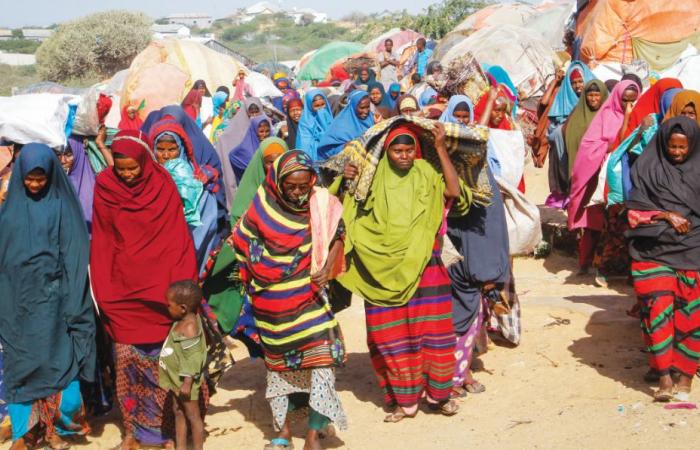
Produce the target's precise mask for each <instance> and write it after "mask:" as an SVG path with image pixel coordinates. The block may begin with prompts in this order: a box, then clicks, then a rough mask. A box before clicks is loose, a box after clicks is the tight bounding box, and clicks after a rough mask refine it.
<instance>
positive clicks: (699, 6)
mask: <svg viewBox="0 0 700 450" xmlns="http://www.w3.org/2000/svg"><path fill="white" fill-rule="evenodd" d="M579 3H580V4H581V5H580V6H579V10H578V13H577V14H578V17H577V20H576V36H577V38H578V39H579V40H580V52H581V58H582V59H583V60H584V61H586V62H591V61H595V62H600V61H612V62H621V63H628V62H630V61H632V60H633V59H634V58H635V52H634V47H635V45H634V40H637V48H638V49H639V48H640V42H642V43H643V45H646V46H648V45H650V44H656V45H661V44H677V43H679V42H681V41H684V40H686V39H689V38H691V39H692V36H693V35H695V34H697V33H698V32H700V29H699V27H698V25H700V21H698V11H699V10H700V0H686V1H668V0H588V1H586V2H579ZM640 40H641V41H640ZM686 43H687V42H686ZM680 47H681V48H680V50H678V48H675V50H676V51H680V52H682V51H683V48H684V47H685V45H681V46H680ZM671 48H674V47H671ZM656 53H657V54H663V53H667V52H666V51H664V50H663V49H660V51H657V52H656ZM647 54H648V52H647V51H644V50H642V51H641V53H640V54H639V55H637V56H639V57H645V56H647ZM676 54H678V53H677V52H676ZM647 57H648V56H647ZM647 62H649V64H650V65H652V67H657V68H658V67H660V65H661V64H662V62H661V61H655V60H653V59H652V61H647ZM663 63H665V64H673V61H668V60H667V61H665V62H663Z"/></svg>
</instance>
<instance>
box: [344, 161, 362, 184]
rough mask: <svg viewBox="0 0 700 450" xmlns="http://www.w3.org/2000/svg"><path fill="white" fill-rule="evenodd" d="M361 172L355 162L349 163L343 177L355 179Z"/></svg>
mask: <svg viewBox="0 0 700 450" xmlns="http://www.w3.org/2000/svg"><path fill="white" fill-rule="evenodd" d="M359 174H360V171H359V169H358V168H357V166H356V165H355V164H354V163H351V162H350V163H347V164H346V165H345V170H343V178H344V179H346V180H354V179H355V178H357V175H359Z"/></svg>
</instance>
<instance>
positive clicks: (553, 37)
mask: <svg viewBox="0 0 700 450" xmlns="http://www.w3.org/2000/svg"><path fill="white" fill-rule="evenodd" d="M575 10H576V2H574V1H570V0H564V1H558V2H554V3H543V4H541V5H538V6H537V7H536V8H535V14H534V15H533V16H532V17H530V18H528V19H527V20H526V21H525V24H524V25H523V28H527V29H528V30H532V31H536V32H537V33H539V34H540V35H541V36H542V38H543V39H544V40H545V42H547V43H548V44H549V46H550V47H552V48H553V49H554V50H564V49H565V47H564V43H563V38H564V34H565V32H566V25H567V22H568V21H569V19H570V17H571V15H572V14H573V13H574V12H575Z"/></svg>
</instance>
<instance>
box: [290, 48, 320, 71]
mask: <svg viewBox="0 0 700 450" xmlns="http://www.w3.org/2000/svg"><path fill="white" fill-rule="evenodd" d="M317 51H318V49H316V50H310V51H308V52H306V53H304V55H303V56H302V57H301V58H299V61H297V64H296V67H295V68H294V70H295V72H297V73H299V71H300V70H301V69H302V68H303V67H304V66H305V65H306V63H307V62H309V60H311V57H312V56H314V55H315V54H316V52H317Z"/></svg>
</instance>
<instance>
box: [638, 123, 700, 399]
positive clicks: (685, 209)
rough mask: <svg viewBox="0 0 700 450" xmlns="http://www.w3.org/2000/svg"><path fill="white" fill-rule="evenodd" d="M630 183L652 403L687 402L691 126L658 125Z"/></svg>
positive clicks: (699, 225)
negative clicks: (655, 386) (655, 377)
mask: <svg viewBox="0 0 700 450" xmlns="http://www.w3.org/2000/svg"><path fill="white" fill-rule="evenodd" d="M632 183H633V189H632V191H631V193H630V199H629V200H628V201H627V208H628V209H629V212H628V218H629V221H630V227H631V229H630V231H629V232H628V233H627V236H628V237H629V238H630V247H629V249H630V256H631V257H632V260H633V262H632V276H633V278H634V289H635V293H636V294H637V297H638V300H639V302H640V304H641V310H640V313H641V314H640V316H641V320H642V331H643V334H644V340H645V344H646V345H647V347H648V351H649V364H650V366H651V369H652V370H655V371H657V372H658V373H659V375H660V379H659V390H658V391H656V393H655V394H654V399H655V400H656V401H664V402H667V401H670V400H672V399H674V398H675V399H677V400H679V401H687V398H688V395H689V393H690V388H691V383H692V380H693V376H694V375H695V372H696V370H697V366H698V355H700V301H699V299H700V273H699V272H698V269H700V195H698V193H700V127H698V124H697V123H696V122H695V121H693V120H690V119H688V118H687V117H682V116H680V117H675V118H673V119H671V120H669V121H667V122H665V123H663V124H662V125H661V127H660V128H659V131H658V133H657V134H656V138H655V140H654V141H653V142H652V143H651V144H650V145H649V146H648V147H647V148H646V150H645V151H644V153H643V154H642V156H640V157H639V159H638V160H637V161H636V163H635V164H634V166H633V167H632ZM671 370H674V371H676V372H677V373H678V374H679V381H678V382H677V383H676V385H675V386H674V383H673V379H672V378H671Z"/></svg>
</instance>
